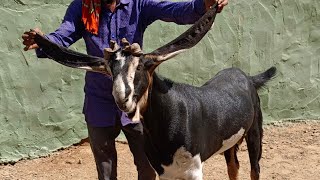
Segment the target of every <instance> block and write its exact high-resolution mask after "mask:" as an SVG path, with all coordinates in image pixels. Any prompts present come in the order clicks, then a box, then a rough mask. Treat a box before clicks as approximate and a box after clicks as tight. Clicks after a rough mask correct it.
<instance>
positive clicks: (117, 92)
mask: <svg viewBox="0 0 320 180" xmlns="http://www.w3.org/2000/svg"><path fill="white" fill-rule="evenodd" d="M112 95H113V97H114V99H115V100H116V102H122V101H123V99H124V98H125V97H126V87H125V84H124V82H123V79H122V75H121V74H119V75H118V76H117V77H115V79H114V81H113V87H112Z"/></svg>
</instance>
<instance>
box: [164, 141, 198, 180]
mask: <svg viewBox="0 0 320 180" xmlns="http://www.w3.org/2000/svg"><path fill="white" fill-rule="evenodd" d="M172 160H173V161H172V163H171V164H170V165H168V166H166V165H162V168H163V169H164V172H163V174H161V175H160V179H161V180H184V179H202V162H201V158H200V155H199V154H197V155H195V156H192V155H191V153H190V152H188V151H187V150H186V149H185V148H184V147H181V148H179V149H178V150H177V151H176V152H175V154H174V156H173V159H172Z"/></svg>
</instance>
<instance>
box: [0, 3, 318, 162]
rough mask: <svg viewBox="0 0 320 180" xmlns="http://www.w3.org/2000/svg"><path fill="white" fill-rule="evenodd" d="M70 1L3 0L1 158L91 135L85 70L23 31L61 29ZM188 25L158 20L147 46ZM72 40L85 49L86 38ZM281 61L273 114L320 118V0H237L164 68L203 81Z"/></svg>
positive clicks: (271, 87) (267, 100)
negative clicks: (25, 38)
mask: <svg viewBox="0 0 320 180" xmlns="http://www.w3.org/2000/svg"><path fill="white" fill-rule="evenodd" d="M70 2H71V0H56V1H50V0H28V1H27V0H1V1H0V14H1V16H0V40H1V43H0V46H1V48H0V59H1V60H0V78H1V79H0V163H4V162H10V161H17V160H19V159H21V158H28V157H30V158H32V157H37V156H41V155H46V154H48V153H49V152H51V151H54V150H57V149H59V148H61V147H67V146H69V145H71V144H73V143H76V142H79V140H80V139H81V138H84V137H86V136H87V133H86V128H85V124H84V120H83V116H82V114H81V111H82V103H83V79H84V78H83V77H84V72H82V71H81V70H74V69H70V68H67V67H62V66H60V65H58V64H56V63H54V62H51V61H49V60H42V59H41V60H40V59H37V58H36V56H35V54H34V52H32V51H31V52H24V51H23V50H22V48H23V46H22V44H21V38H20V36H21V34H22V33H23V32H24V31H25V30H28V29H30V28H33V27H40V28H41V29H42V30H43V31H44V32H51V31H53V30H55V28H56V27H58V25H59V23H60V22H61V20H62V17H63V15H64V12H65V9H66V8H67V5H68V4H69V3H70ZM186 28H187V27H186V26H176V25H174V24H172V23H160V22H157V23H155V24H153V25H151V26H150V28H149V29H148V31H147V32H146V34H145V44H144V47H145V48H144V51H145V52H150V51H152V50H153V49H155V48H157V47H159V46H161V45H163V44H165V43H166V42H168V41H170V40H172V39H173V38H174V37H176V36H178V35H179V34H180V33H182V32H183V31H184V30H185V29H186ZM155 34H156V36H155ZM155 37H156V38H155ZM72 48H74V49H76V50H78V51H82V52H84V48H83V42H78V43H76V44H75V45H73V46H72ZM273 65H275V66H276V67H277V68H278V70H279V73H278V75H277V77H276V78H275V79H274V80H273V81H272V82H270V83H269V84H268V87H266V88H265V89H263V90H262V91H260V94H261V99H262V105H263V109H264V117H265V122H266V123H268V122H271V121H279V120H284V119H320V95H319V91H320V1H319V0H280V1H279V0H264V1H257V0H238V1H235V0H230V3H229V5H228V7H226V9H225V10H224V12H223V13H222V14H220V15H219V16H218V17H217V19H216V25H215V27H214V28H213V30H211V31H210V32H209V34H208V35H207V36H206V37H205V39H204V40H203V41H201V42H200V43H199V45H197V47H195V48H193V49H191V50H189V51H188V52H186V53H185V54H183V55H180V56H178V57H177V58H175V59H173V60H171V61H168V62H165V63H163V64H162V65H161V66H160V68H159V69H158V71H159V72H160V73H161V74H162V75H164V76H166V77H168V78H170V79H173V80H175V81H179V82H185V83H189V84H194V85H201V84H202V83H203V82H205V81H206V80H208V79H209V78H211V77H212V76H213V75H214V74H216V72H218V71H219V70H221V69H223V68H227V67H231V66H234V67H239V68H241V69H243V70H244V71H245V72H248V73H250V74H256V73H259V72H262V71H264V70H266V69H267V68H269V67H270V66H273Z"/></svg>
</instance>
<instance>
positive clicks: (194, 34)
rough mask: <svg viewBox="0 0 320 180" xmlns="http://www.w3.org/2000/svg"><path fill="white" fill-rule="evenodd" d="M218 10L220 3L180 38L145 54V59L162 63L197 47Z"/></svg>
mask: <svg viewBox="0 0 320 180" xmlns="http://www.w3.org/2000/svg"><path fill="white" fill-rule="evenodd" d="M217 9H218V3H216V4H215V5H213V6H212V7H211V8H210V9H209V10H208V11H207V12H206V13H205V14H204V15H203V16H202V17H201V18H200V19H199V20H198V21H197V22H196V23H195V24H194V25H193V26H191V27H190V28H189V29H188V30H187V31H185V32H184V33H183V34H181V35H180V36H179V37H177V38H176V39H174V40H173V41H171V42H169V43H167V44H166V45H164V46H162V47H160V48H158V49H156V50H155V51H153V52H151V53H148V54H145V57H146V58H149V59H153V60H154V61H156V62H162V61H165V60H168V59H170V58H172V57H174V56H175V55H177V54H179V53H181V52H183V51H184V50H187V49H189V48H192V47H193V46H195V45H196V44H197V43H198V42H199V41H200V40H201V39H202V38H203V37H204V36H205V35H206V33H207V32H208V31H209V30H210V28H211V26H212V24H213V22H214V19H215V17H216V14H217Z"/></svg>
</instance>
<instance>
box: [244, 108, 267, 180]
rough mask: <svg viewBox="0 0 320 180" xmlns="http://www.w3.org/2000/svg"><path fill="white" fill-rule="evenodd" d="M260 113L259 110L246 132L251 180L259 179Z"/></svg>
mask: <svg viewBox="0 0 320 180" xmlns="http://www.w3.org/2000/svg"><path fill="white" fill-rule="evenodd" d="M262 136H263V129H262V113H261V110H260V108H259V110H258V111H257V114H256V116H255V120H254V122H253V124H252V126H251V127H250V129H249V131H248V132H247V136H246V141H247V146H248V152H249V158H250V164H251V180H258V179H259V178H260V177H259V176H260V165H259V161H260V159H261V154H262Z"/></svg>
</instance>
